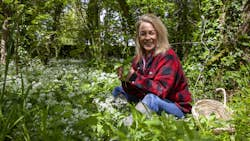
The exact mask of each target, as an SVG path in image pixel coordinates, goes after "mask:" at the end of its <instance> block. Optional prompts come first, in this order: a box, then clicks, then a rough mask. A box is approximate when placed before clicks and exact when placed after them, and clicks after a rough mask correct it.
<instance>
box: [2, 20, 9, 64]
mask: <svg viewBox="0 0 250 141" xmlns="http://www.w3.org/2000/svg"><path fill="white" fill-rule="evenodd" d="M7 25H8V19H5V20H4V22H3V25H2V31H3V32H2V33H3V34H2V39H1V60H0V63H1V64H5V63H6V42H7V37H8V27H7Z"/></svg>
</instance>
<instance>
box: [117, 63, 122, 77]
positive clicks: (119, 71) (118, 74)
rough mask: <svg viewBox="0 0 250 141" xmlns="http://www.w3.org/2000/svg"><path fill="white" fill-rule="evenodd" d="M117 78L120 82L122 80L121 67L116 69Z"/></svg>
mask: <svg viewBox="0 0 250 141" xmlns="http://www.w3.org/2000/svg"><path fill="white" fill-rule="evenodd" d="M117 76H118V78H119V79H120V80H121V79H122V77H123V67H122V66H120V67H118V68H117Z"/></svg>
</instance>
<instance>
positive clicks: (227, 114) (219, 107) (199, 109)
mask: <svg viewBox="0 0 250 141" xmlns="http://www.w3.org/2000/svg"><path fill="white" fill-rule="evenodd" d="M216 91H222V92H223V94H224V103H221V102H219V101H217V100H212V99H202V100H199V101H197V102H196V103H195V104H194V105H193V108H192V115H193V117H194V119H195V120H197V121H199V117H200V116H204V117H206V118H209V117H210V116H211V115H215V117H216V119H222V120H225V121H227V120H230V119H231V118H232V112H231V111H230V110H229V108H228V107H227V106H226V101H227V99H226V91H225V89H224V88H217V89H216ZM221 129H222V130H220V129H219V128H216V129H214V132H215V133H220V132H224V131H227V132H230V133H233V132H234V128H231V127H225V128H221Z"/></svg>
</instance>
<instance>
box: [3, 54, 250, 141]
mask: <svg viewBox="0 0 250 141" xmlns="http://www.w3.org/2000/svg"><path fill="white" fill-rule="evenodd" d="M110 60H112V59H110ZM123 62H126V61H124V60H115V59H113V61H112V63H111V62H109V63H111V64H112V65H111V64H109V63H103V65H102V66H113V67H110V68H109V69H107V67H96V68H94V67H89V66H88V63H87V62H86V61H83V60H57V61H55V60H54V61H53V60H52V61H51V62H50V63H49V65H48V66H44V65H43V64H42V63H41V62H40V61H39V60H37V59H33V60H32V61H31V62H30V63H29V64H26V65H25V67H23V68H22V69H21V70H20V73H19V74H18V75H16V72H15V66H14V65H13V63H10V65H9V71H8V75H7V80H6V83H5V87H6V88H5V90H4V92H3V83H4V82H3V81H1V82H0V83H1V91H2V92H3V93H1V96H2V99H1V105H0V106H1V113H0V125H1V129H0V139H1V140H247V139H249V137H250V136H249V131H250V130H249V126H248V125H249V121H250V120H249V114H250V113H249V108H248V107H247V105H249V104H250V103H249V101H250V100H249V93H250V87H249V80H250V79H249V78H250V73H249V72H250V71H249V69H250V66H249V65H242V66H241V68H240V69H239V71H225V72H224V75H223V76H221V78H219V80H218V78H216V77H214V78H210V75H212V74H216V72H218V71H222V70H221V69H217V70H216V71H212V70H211V71H212V72H211V71H207V72H201V71H200V69H199V68H200V64H199V63H197V64H184V69H185V70H186V75H187V77H188V78H189V84H190V90H191V92H192V94H193V98H194V100H197V99H202V98H206V97H209V98H218V97H217V96H216V94H215V93H214V89H215V88H216V87H224V88H226V89H227V88H228V85H231V84H229V83H233V85H234V86H236V87H234V89H227V91H228V92H229V91H230V90H232V92H231V93H229V95H228V106H229V107H230V109H232V110H233V111H234V117H233V119H232V120H231V121H229V122H226V123H223V122H216V120H215V119H213V118H211V119H209V120H206V119H201V120H200V124H197V122H195V120H194V119H193V117H192V116H191V115H187V117H186V118H185V119H181V120H177V119H175V118H174V117H172V116H168V115H166V114H162V115H161V116H158V115H156V114H153V116H152V117H151V118H147V117H146V116H145V115H142V114H140V113H139V112H137V111H136V110H134V108H133V105H130V104H126V103H125V104H124V103H119V102H118V103H117V102H114V101H113V99H112V97H111V91H112V89H113V88H114V87H115V86H117V85H119V84H120V82H119V80H118V79H117V77H116V74H115V69H114V68H115V67H116V65H120V64H122V63H123ZM99 66H100V65H99ZM4 70H5V67H4V66H1V73H0V74H1V80H3V77H4V75H2V74H4ZM103 70H107V71H103ZM223 71H224V70H223ZM210 73H212V74H210ZM200 74H201V76H202V77H201V78H202V79H201V80H198V79H197V78H198V77H199V75H200ZM232 81H234V82H232ZM221 83H223V84H221ZM204 85H205V86H206V88H203V87H205V86H204ZM201 88H203V89H201ZM218 100H220V99H218ZM131 113H132V115H133V118H134V122H133V124H132V126H130V127H127V126H124V124H123V119H124V118H125V117H126V116H129V115H130V114H131ZM226 124H231V125H234V126H235V128H236V132H235V133H234V134H232V135H230V134H228V133H222V134H220V135H214V134H213V132H212V129H213V128H215V127H221V126H224V125H226Z"/></svg>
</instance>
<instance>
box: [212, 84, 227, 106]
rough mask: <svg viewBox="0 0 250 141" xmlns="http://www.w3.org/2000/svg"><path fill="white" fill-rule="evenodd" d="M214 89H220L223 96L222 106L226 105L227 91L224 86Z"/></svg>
mask: <svg viewBox="0 0 250 141" xmlns="http://www.w3.org/2000/svg"><path fill="white" fill-rule="evenodd" d="M215 91H216V92H218V91H222V93H223V96H224V102H223V104H224V106H227V93H226V90H225V89H224V88H216V89H215Z"/></svg>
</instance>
